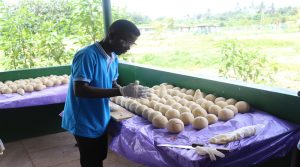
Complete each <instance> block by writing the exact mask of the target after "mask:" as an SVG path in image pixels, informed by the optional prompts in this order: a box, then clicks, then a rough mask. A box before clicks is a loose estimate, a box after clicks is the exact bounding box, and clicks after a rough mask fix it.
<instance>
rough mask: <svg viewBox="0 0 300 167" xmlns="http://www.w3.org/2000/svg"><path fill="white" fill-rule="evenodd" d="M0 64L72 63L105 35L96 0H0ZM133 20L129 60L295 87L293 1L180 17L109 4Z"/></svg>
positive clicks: (297, 55)
mask: <svg viewBox="0 0 300 167" xmlns="http://www.w3.org/2000/svg"><path fill="white" fill-rule="evenodd" d="M0 9H1V10H0V11H1V12H0V29H1V31H0V35H1V36H0V71H1V70H15V69H24V68H36V67H49V66H57V65H67V64H70V63H71V60H72V57H73V55H74V53H75V52H76V51H77V50H78V49H80V48H81V47H83V46H85V45H88V44H91V43H93V42H95V41H97V40H100V39H101V38H103V36H104V27H103V26H104V23H103V12H102V2H101V1H100V0H72V1H67V0H52V1H45V0H44V1H43V0H20V1H19V2H18V3H17V4H9V3H5V2H4V1H3V0H0ZM112 16H113V20H116V19H119V18H125V19H129V20H131V21H133V22H134V23H136V24H137V25H138V27H139V28H140V30H141V32H142V35H141V37H140V38H139V39H138V41H137V42H136V43H137V45H136V46H133V48H132V49H131V50H130V52H128V53H127V54H125V55H123V56H121V57H120V59H123V60H125V61H128V62H134V63H139V64H144V65H147V66H151V67H155V68H157V67H158V68H161V69H167V70H173V71H174V70H175V71H179V72H184V73H188V74H193V75H204V76H212V77H225V78H229V79H235V80H241V81H246V82H250V83H258V84H264V85H271V86H275V87H281V88H289V89H293V90H300V42H299V39H300V7H299V6H298V7H297V6H296V7H295V6H292V7H284V8H276V6H275V5H271V6H266V5H264V3H261V4H252V5H251V6H248V7H240V5H239V4H237V5H236V8H235V10H233V11H230V12H226V13H222V14H212V13H211V12H210V10H209V9H208V10H207V11H201V12H199V14H198V15H195V16H186V17H185V18H183V19H176V18H164V17H162V18H157V19H150V18H149V17H147V16H142V15H140V14H138V13H131V12H130V11H128V10H126V8H119V7H115V6H114V5H113V0H112Z"/></svg>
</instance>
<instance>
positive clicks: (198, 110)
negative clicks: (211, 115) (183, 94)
mask: <svg viewBox="0 0 300 167" xmlns="http://www.w3.org/2000/svg"><path fill="white" fill-rule="evenodd" d="M192 114H193V115H194V117H195V118H196V117H199V116H201V117H205V116H206V115H207V112H206V110H205V109H204V108H202V107H197V108H195V109H194V110H192Z"/></svg>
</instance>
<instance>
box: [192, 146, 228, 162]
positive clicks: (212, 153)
mask: <svg viewBox="0 0 300 167" xmlns="http://www.w3.org/2000/svg"><path fill="white" fill-rule="evenodd" d="M196 152H197V153H198V154H199V155H202V156H203V155H206V154H208V155H209V158H210V160H211V161H216V160H217V158H216V156H218V157H221V158H224V157H225V154H223V153H222V152H220V151H218V150H217V149H216V148H213V147H201V146H197V147H196Z"/></svg>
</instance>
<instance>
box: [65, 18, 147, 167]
mask: <svg viewBox="0 0 300 167" xmlns="http://www.w3.org/2000/svg"><path fill="white" fill-rule="evenodd" d="M139 35H140V31H139V30H138V28H137V27H136V26H135V25H134V24H133V23H132V22H130V21H127V20H117V21H115V22H114V23H112V25H111V26H110V28H109V32H108V34H107V36H106V37H105V38H104V39H103V40H102V41H100V42H96V43H94V44H92V45H89V46H87V47H85V48H83V49H81V50H79V51H78V52H77V53H76V54H75V56H74V59H73V62H72V66H71V76H70V84H69V90H68V94H67V98H66V103H65V108H64V112H63V119H62V127H63V128H64V129H66V130H68V131H69V132H71V133H72V134H73V135H74V136H75V139H76V141H77V144H78V148H79V152H80V163H81V166H82V167H94V166H95V167H100V166H103V160H104V159H105V158H106V156H107V148H108V143H107V124H108V122H109V120H110V110H109V97H113V96H121V95H122V96H128V97H134V98H139V97H142V96H144V95H145V94H146V93H147V88H145V87H142V86H139V85H138V84H133V83H132V84H129V85H127V86H124V87H121V86H119V85H118V84H117V83H116V80H117V78H118V57H117V55H120V54H123V53H125V52H126V51H128V50H129V49H130V47H131V46H132V45H133V44H134V42H135V41H136V39H137V38H138V36H139Z"/></svg>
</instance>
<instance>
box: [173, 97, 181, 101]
mask: <svg viewBox="0 0 300 167" xmlns="http://www.w3.org/2000/svg"><path fill="white" fill-rule="evenodd" d="M180 99H181V98H180V97H178V96H173V100H175V101H176V102H178V101H179V100H180Z"/></svg>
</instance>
